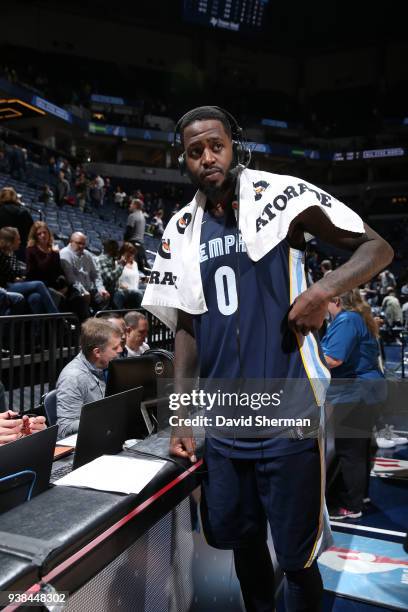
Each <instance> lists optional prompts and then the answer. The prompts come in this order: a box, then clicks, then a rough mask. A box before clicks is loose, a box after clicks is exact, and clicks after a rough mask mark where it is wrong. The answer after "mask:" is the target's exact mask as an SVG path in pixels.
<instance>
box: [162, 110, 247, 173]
mask: <svg viewBox="0 0 408 612" xmlns="http://www.w3.org/2000/svg"><path fill="white" fill-rule="evenodd" d="M200 108H201V107H198V108H193V109H191V110H189V111H188V112H187V113H185V114H184V115H183V116H182V117H181V118H180V119H179V120H178V122H177V124H176V127H175V128H174V135H173V147H174V148H175V149H176V150H177V148H178V147H180V142H181V138H180V127H181V124H182V122H183V120H184V118H185V117H186V116H187V115H189V114H190V113H191V112H192V111H195V110H199V109H200ZM203 109H207V110H208V111H210V110H212V109H213V110H216V111H219V112H220V113H222V114H223V115H224V116H225V118H226V119H227V120H228V123H229V125H230V128H231V135H232V147H233V153H234V162H235V166H234V167H233V168H231V170H230V171H229V174H230V176H232V177H233V178H234V179H236V178H237V177H238V176H239V175H240V174H241V172H242V171H243V170H245V168H247V167H248V166H249V164H250V162H251V149H250V148H249V145H248V143H247V142H246V140H245V139H244V138H243V134H242V132H243V130H242V127H241V126H240V125H239V124H238V121H237V120H236V119H235V117H234V116H233V115H231V113H229V112H228V111H226V110H225V109H224V108H221V107H220V106H207V107H203ZM214 119H216V117H214ZM179 150H180V148H179ZM177 162H178V166H179V169H180V172H181V174H184V173H185V171H186V153H185V151H183V152H182V153H180V154H179V155H178V156H177Z"/></svg>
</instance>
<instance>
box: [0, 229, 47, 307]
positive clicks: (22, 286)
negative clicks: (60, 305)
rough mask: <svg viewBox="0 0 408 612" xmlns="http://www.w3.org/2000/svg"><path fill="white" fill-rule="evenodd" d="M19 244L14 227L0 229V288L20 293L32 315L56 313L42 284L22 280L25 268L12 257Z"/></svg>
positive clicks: (40, 282)
mask: <svg viewBox="0 0 408 612" xmlns="http://www.w3.org/2000/svg"><path fill="white" fill-rule="evenodd" d="M20 244H21V240H20V234H19V232H18V230H17V229H16V228H15V227H2V228H1V229H0V287H3V288H4V289H7V291H11V292H16V293H21V294H22V295H23V296H24V297H25V298H26V301H27V303H28V305H29V307H30V309H31V311H32V312H33V313H34V314H41V313H44V312H46V313H57V312H58V309H57V307H56V305H55V302H54V300H53V299H52V297H51V294H50V292H49V291H48V289H47V287H46V286H45V285H44V283H43V282H42V281H26V280H24V278H23V276H24V271H23V267H25V266H24V264H22V263H21V262H19V261H18V260H17V258H16V256H15V255H14V252H15V251H17V250H18V249H19V247H20Z"/></svg>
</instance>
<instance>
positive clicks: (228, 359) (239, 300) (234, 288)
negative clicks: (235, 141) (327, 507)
mask: <svg viewBox="0 0 408 612" xmlns="http://www.w3.org/2000/svg"><path fill="white" fill-rule="evenodd" d="M200 270H201V279H202V285H203V291H204V296H205V300H206V304H207V308H208V311H207V312H205V313H203V314H202V315H197V316H195V317H194V333H195V338H196V343H197V350H198V357H199V363H200V377H201V378H209V379H214V378H216V379H239V378H241V379H242V378H244V379H257V378H263V379H285V380H286V379H297V380H299V379H305V383H307V384H306V387H307V389H308V390H310V397H311V398H313V399H312V400H310V401H313V402H316V404H317V405H318V406H321V405H322V404H323V402H324V393H325V390H326V387H327V381H328V380H329V379H330V374H329V372H328V370H327V368H326V367H325V365H324V364H323V363H322V358H321V355H320V354H319V346H318V343H317V341H316V338H315V337H314V336H313V335H312V334H309V335H308V336H306V337H305V339H304V342H303V345H302V346H301V345H300V344H299V343H298V341H297V339H296V336H295V334H293V333H292V332H291V331H290V330H289V328H288V325H287V317H288V312H289V309H290V305H291V304H292V303H293V301H294V299H295V297H296V296H297V295H299V294H300V293H302V292H303V291H305V290H306V288H307V286H306V278H305V272H304V254H303V252H302V251H298V250H296V249H292V248H291V247H290V245H289V243H288V241H287V240H283V241H281V242H280V243H279V244H278V245H277V246H276V247H275V248H274V249H272V250H271V251H270V252H269V253H267V254H266V255H265V256H264V257H263V258H262V259H260V260H259V261H258V262H253V261H252V260H251V259H250V258H249V257H248V255H247V252H246V246H245V243H244V242H243V240H242V238H241V236H240V234H239V235H238V233H237V227H236V221H235V215H234V213H233V211H229V212H228V213H227V214H226V215H225V216H224V217H218V218H217V217H213V215H212V214H210V213H209V212H208V211H205V212H204V215H203V221H202V226H201V238H200ZM238 296H239V297H238ZM308 379H309V381H310V384H309V381H308ZM299 401H305V398H304V397H303V398H299ZM221 442H222V443H223V444H224V443H225V445H226V446H229V445H230V443H231V442H232V440H224V439H222V440H220V444H221ZM310 442H313V441H312V440H288V439H274V440H270V441H269V440H268V441H267V443H266V441H265V440H264V441H263V442H260V443H257V442H256V440H245V441H244V440H242V441H241V442H239V441H238V440H234V441H233V443H234V452H233V454H232V455H231V454H230V455H229V456H235V457H239V456H241V451H243V456H248V455H249V456H258V453H257V452H256V449H257V448H259V445H261V446H262V456H267V455H269V456H273V455H274V454H282V453H291V452H298V450H301V449H302V448H301V447H302V445H303V447H304V445H305V444H306V443H310ZM266 447H268V449H269V452H267V453H266V452H265V450H266ZM297 449H298V450H297Z"/></svg>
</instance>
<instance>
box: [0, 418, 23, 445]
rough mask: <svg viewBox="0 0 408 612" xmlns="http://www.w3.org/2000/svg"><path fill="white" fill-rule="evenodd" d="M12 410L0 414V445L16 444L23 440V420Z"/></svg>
mask: <svg viewBox="0 0 408 612" xmlns="http://www.w3.org/2000/svg"><path fill="white" fill-rule="evenodd" d="M17 416H18V415H17V414H16V413H15V412H13V411H12V410H8V411H7V412H1V413H0V444H6V443H7V442H14V440H18V439H19V438H21V435H22V434H21V427H22V424H23V421H22V419H19V418H17Z"/></svg>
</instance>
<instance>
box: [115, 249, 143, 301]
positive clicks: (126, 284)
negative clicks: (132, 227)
mask: <svg viewBox="0 0 408 612" xmlns="http://www.w3.org/2000/svg"><path fill="white" fill-rule="evenodd" d="M135 255H136V248H135V247H134V246H133V244H131V243H130V242H124V243H123V245H122V247H121V249H120V251H119V256H120V258H121V259H124V260H125V262H126V263H125V265H124V267H123V272H122V274H121V276H120V277H119V280H118V285H119V286H118V289H117V290H116V291H115V293H114V296H113V301H114V304H115V306H116V308H118V309H119V310H122V309H123V308H139V306H140V304H141V303H142V298H143V292H142V291H139V282H140V274H139V268H138V267H137V263H136V262H135Z"/></svg>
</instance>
